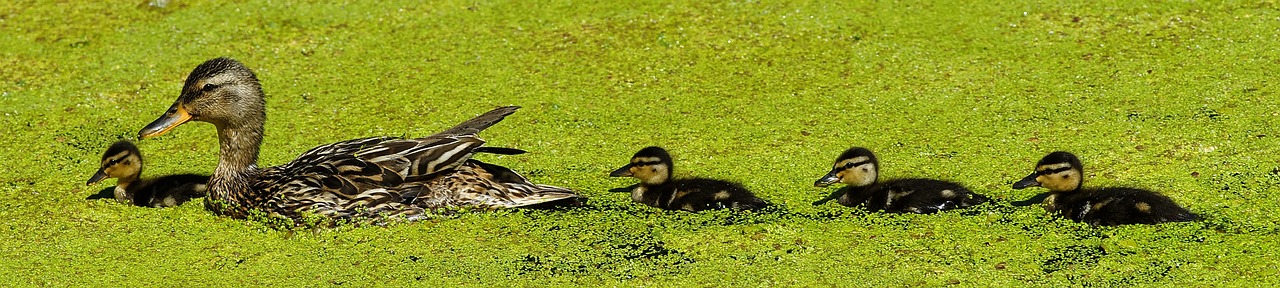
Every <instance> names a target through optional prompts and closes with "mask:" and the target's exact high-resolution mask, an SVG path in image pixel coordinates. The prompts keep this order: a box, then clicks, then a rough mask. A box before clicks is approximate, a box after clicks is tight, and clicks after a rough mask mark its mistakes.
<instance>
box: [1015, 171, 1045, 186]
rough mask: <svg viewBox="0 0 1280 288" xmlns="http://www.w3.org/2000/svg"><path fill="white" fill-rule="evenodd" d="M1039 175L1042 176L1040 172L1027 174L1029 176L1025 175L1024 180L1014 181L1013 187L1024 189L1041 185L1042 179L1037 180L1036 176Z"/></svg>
mask: <svg viewBox="0 0 1280 288" xmlns="http://www.w3.org/2000/svg"><path fill="white" fill-rule="evenodd" d="M1039 176H1040V174H1039V173H1035V172H1032V173H1031V175H1027V177H1023V178H1022V180H1018V182H1017V183H1013V189H1022V188H1027V187H1031V186H1040V181H1036V178H1037V177H1039Z"/></svg>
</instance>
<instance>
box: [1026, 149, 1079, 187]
mask: <svg viewBox="0 0 1280 288" xmlns="http://www.w3.org/2000/svg"><path fill="white" fill-rule="evenodd" d="M1083 183H1084V165H1081V164H1080V158H1076V155H1072V154H1071V153H1068V152H1062V151H1058V152H1053V153H1049V155H1046V156H1044V158H1041V159H1040V162H1038V163H1036V171H1035V172H1032V173H1031V175H1027V177H1024V178H1022V180H1019V181H1018V182H1017V183H1013V189H1022V188H1027V187H1031V186H1040V187H1044V188H1046V189H1049V192H1068V191H1075V190H1076V189H1080V185H1081V184H1083Z"/></svg>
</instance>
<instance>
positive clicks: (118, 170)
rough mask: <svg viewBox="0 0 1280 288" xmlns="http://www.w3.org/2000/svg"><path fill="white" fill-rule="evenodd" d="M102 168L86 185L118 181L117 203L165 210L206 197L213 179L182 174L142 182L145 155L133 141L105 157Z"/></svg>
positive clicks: (109, 150) (117, 145)
mask: <svg viewBox="0 0 1280 288" xmlns="http://www.w3.org/2000/svg"><path fill="white" fill-rule="evenodd" d="M101 163H102V165H101V168H99V169H98V172H97V173H94V174H93V177H91V178H89V181H88V182H86V183H85V185H93V184H97V183H98V182H102V180H105V179H107V178H116V179H118V180H116V188H115V198H116V201H120V202H121V203H125V204H129V205H137V206H144V207H153V208H162V207H172V206H178V205H182V203H185V202H187V201H189V200H191V198H197V197H204V194H205V183H206V182H208V181H209V176H203V175H194V174H178V175H169V176H164V177H159V178H155V179H146V180H140V179H139V178H140V176H141V175H142V152H140V151H138V147H137V146H134V145H133V143H131V142H129V141H119V142H116V143H115V144H112V145H111V147H110V148H107V152H106V153H104V154H102V162H101Z"/></svg>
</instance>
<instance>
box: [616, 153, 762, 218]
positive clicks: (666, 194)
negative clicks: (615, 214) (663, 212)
mask: <svg viewBox="0 0 1280 288" xmlns="http://www.w3.org/2000/svg"><path fill="white" fill-rule="evenodd" d="M673 168H674V165H673V163H672V161H671V156H670V154H668V153H667V151H666V150H664V149H662V148H660V147H647V148H644V149H641V150H640V152H637V153H636V155H635V156H632V157H631V164H627V165H626V166H623V167H622V168H618V170H615V171H613V173H610V174H609V176H611V177H635V178H637V179H640V184H639V185H638V186H636V188H635V189H633V190H631V200H632V201H635V202H636V203H641V204H645V205H649V206H651V207H657V208H662V209H667V210H684V211H689V212H698V211H702V210H711V209H724V208H732V209H737V210H751V211H756V210H760V209H762V208H764V207H766V206H768V203H766V202H765V201H764V200H763V199H760V198H757V197H756V196H755V195H754V194H752V193H751V191H750V190H747V188H744V187H742V185H741V184H738V183H733V182H729V181H723V180H715V179H706V178H689V179H672V178H671V172H672V171H673Z"/></svg>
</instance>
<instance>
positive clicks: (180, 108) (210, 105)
mask: <svg viewBox="0 0 1280 288" xmlns="http://www.w3.org/2000/svg"><path fill="white" fill-rule="evenodd" d="M264 105H265V103H264V100H263V95H262V87H261V85H259V84H258V77H257V76H255V75H254V74H253V71H250V70H249V68H248V67H245V66H244V64H240V62H238V61H236V60H232V59H230V58H214V59H213V60H209V61H205V62H204V63H202V64H200V66H196V69H195V70H192V71H191V74H190V75H188V76H187V81H186V83H185V84H183V86H182V94H181V95H179V96H178V100H177V101H174V102H173V105H172V106H169V110H168V111H166V112H165V113H164V115H163V116H160V118H159V119H156V121H154V122H151V124H149V125H147V127H145V128H142V131H140V132H138V138H139V139H145V138H151V137H155V136H160V135H162V134H164V133H166V132H169V130H171V129H173V128H174V127H178V125H182V123H186V122H187V121H191V120H195V121H203V122H209V123H212V124H213V125H214V126H217V127H218V128H219V129H221V128H239V127H253V126H261V125H262V123H263V122H264V121H265V120H266V112H265V110H264V108H263V107H264Z"/></svg>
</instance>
